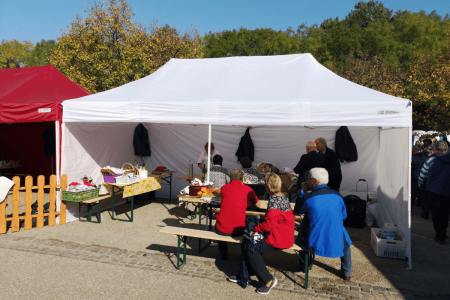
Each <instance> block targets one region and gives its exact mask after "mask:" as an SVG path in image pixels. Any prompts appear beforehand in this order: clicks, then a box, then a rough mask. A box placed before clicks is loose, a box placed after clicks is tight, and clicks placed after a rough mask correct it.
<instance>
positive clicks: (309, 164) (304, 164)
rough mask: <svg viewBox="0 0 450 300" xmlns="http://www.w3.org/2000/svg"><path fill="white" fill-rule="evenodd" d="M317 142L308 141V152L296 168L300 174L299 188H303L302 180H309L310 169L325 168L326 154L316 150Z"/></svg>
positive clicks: (295, 170) (296, 171)
mask: <svg viewBox="0 0 450 300" xmlns="http://www.w3.org/2000/svg"><path fill="white" fill-rule="evenodd" d="M316 149H317V148H316V143H314V142H308V143H306V154H303V155H302V157H301V158H300V161H299V162H298V164H297V166H296V167H295V168H294V172H295V173H297V174H298V181H297V188H298V189H299V190H301V188H302V182H305V181H308V176H309V170H311V169H312V168H325V156H323V155H322V154H320V153H318V152H317V151H316Z"/></svg>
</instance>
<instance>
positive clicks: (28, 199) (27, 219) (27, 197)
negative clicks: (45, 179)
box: [23, 176, 33, 230]
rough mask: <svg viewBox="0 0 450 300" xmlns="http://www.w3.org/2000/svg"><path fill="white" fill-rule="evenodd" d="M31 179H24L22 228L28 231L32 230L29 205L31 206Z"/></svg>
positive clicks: (29, 177)
mask: <svg viewBox="0 0 450 300" xmlns="http://www.w3.org/2000/svg"><path fill="white" fill-rule="evenodd" d="M32 187H33V177H31V176H27V177H26V178H25V188H26V190H25V224H24V226H23V228H24V229H25V230H29V229H31V228H33V222H32V221H31V220H32V218H31V205H32V204H33V191H32V189H31V188H32Z"/></svg>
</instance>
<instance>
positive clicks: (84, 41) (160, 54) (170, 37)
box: [50, 0, 202, 93]
mask: <svg viewBox="0 0 450 300" xmlns="http://www.w3.org/2000/svg"><path fill="white" fill-rule="evenodd" d="M85 13H86V14H87V16H86V17H81V16H78V15H76V17H75V20H74V21H73V22H72V24H71V25H70V28H69V29H68V32H67V33H63V34H62V36H61V37H59V38H58V44H57V45H58V47H57V49H56V50H54V51H53V52H52V54H51V56H50V63H51V64H53V65H54V66H55V67H56V68H57V69H58V70H59V71H61V72H62V73H63V74H64V75H66V76H67V77H68V78H70V79H71V80H73V81H74V82H76V83H78V84H80V85H81V86H82V87H84V88H86V89H87V90H89V91H91V92H94V93H95V92H101V91H105V90H108V89H111V88H114V87H118V86H121V85H123V84H126V83H128V82H131V81H134V80H137V79H140V78H142V77H144V76H147V75H149V74H151V73H152V72H154V71H156V70H157V69H158V68H160V67H161V66H162V65H164V64H165V63H166V62H168V61H169V60H170V59H171V58H197V57H201V55H202V53H201V45H200V44H199V43H198V40H197V33H196V31H195V30H194V31H192V32H186V33H184V34H181V33H180V32H177V30H175V29H174V28H171V27H170V26H164V27H157V24H153V25H152V26H150V27H148V28H147V27H145V26H143V25H141V24H138V23H136V22H134V21H132V19H131V18H132V16H133V15H134V14H133V13H132V11H131V6H130V5H129V3H128V2H127V1H126V0H109V1H108V2H107V3H106V4H105V3H104V2H100V3H94V4H92V5H91V7H90V9H87V10H85Z"/></svg>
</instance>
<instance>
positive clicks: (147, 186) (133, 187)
mask: <svg viewBox="0 0 450 300" xmlns="http://www.w3.org/2000/svg"><path fill="white" fill-rule="evenodd" d="M160 188H161V185H160V184H159V182H158V180H157V179H156V178H155V177H147V178H146V179H142V180H140V181H139V182H137V183H134V184H130V185H126V186H125V187H124V189H123V197H124V198H126V197H131V196H136V195H140V194H144V193H148V192H151V191H155V190H159V189H160Z"/></svg>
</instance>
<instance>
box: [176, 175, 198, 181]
mask: <svg viewBox="0 0 450 300" xmlns="http://www.w3.org/2000/svg"><path fill="white" fill-rule="evenodd" d="M177 179H182V180H187V181H191V180H194V179H200V180H201V179H202V178H201V177H200V175H194V177H189V175H183V176H180V177H177Z"/></svg>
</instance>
